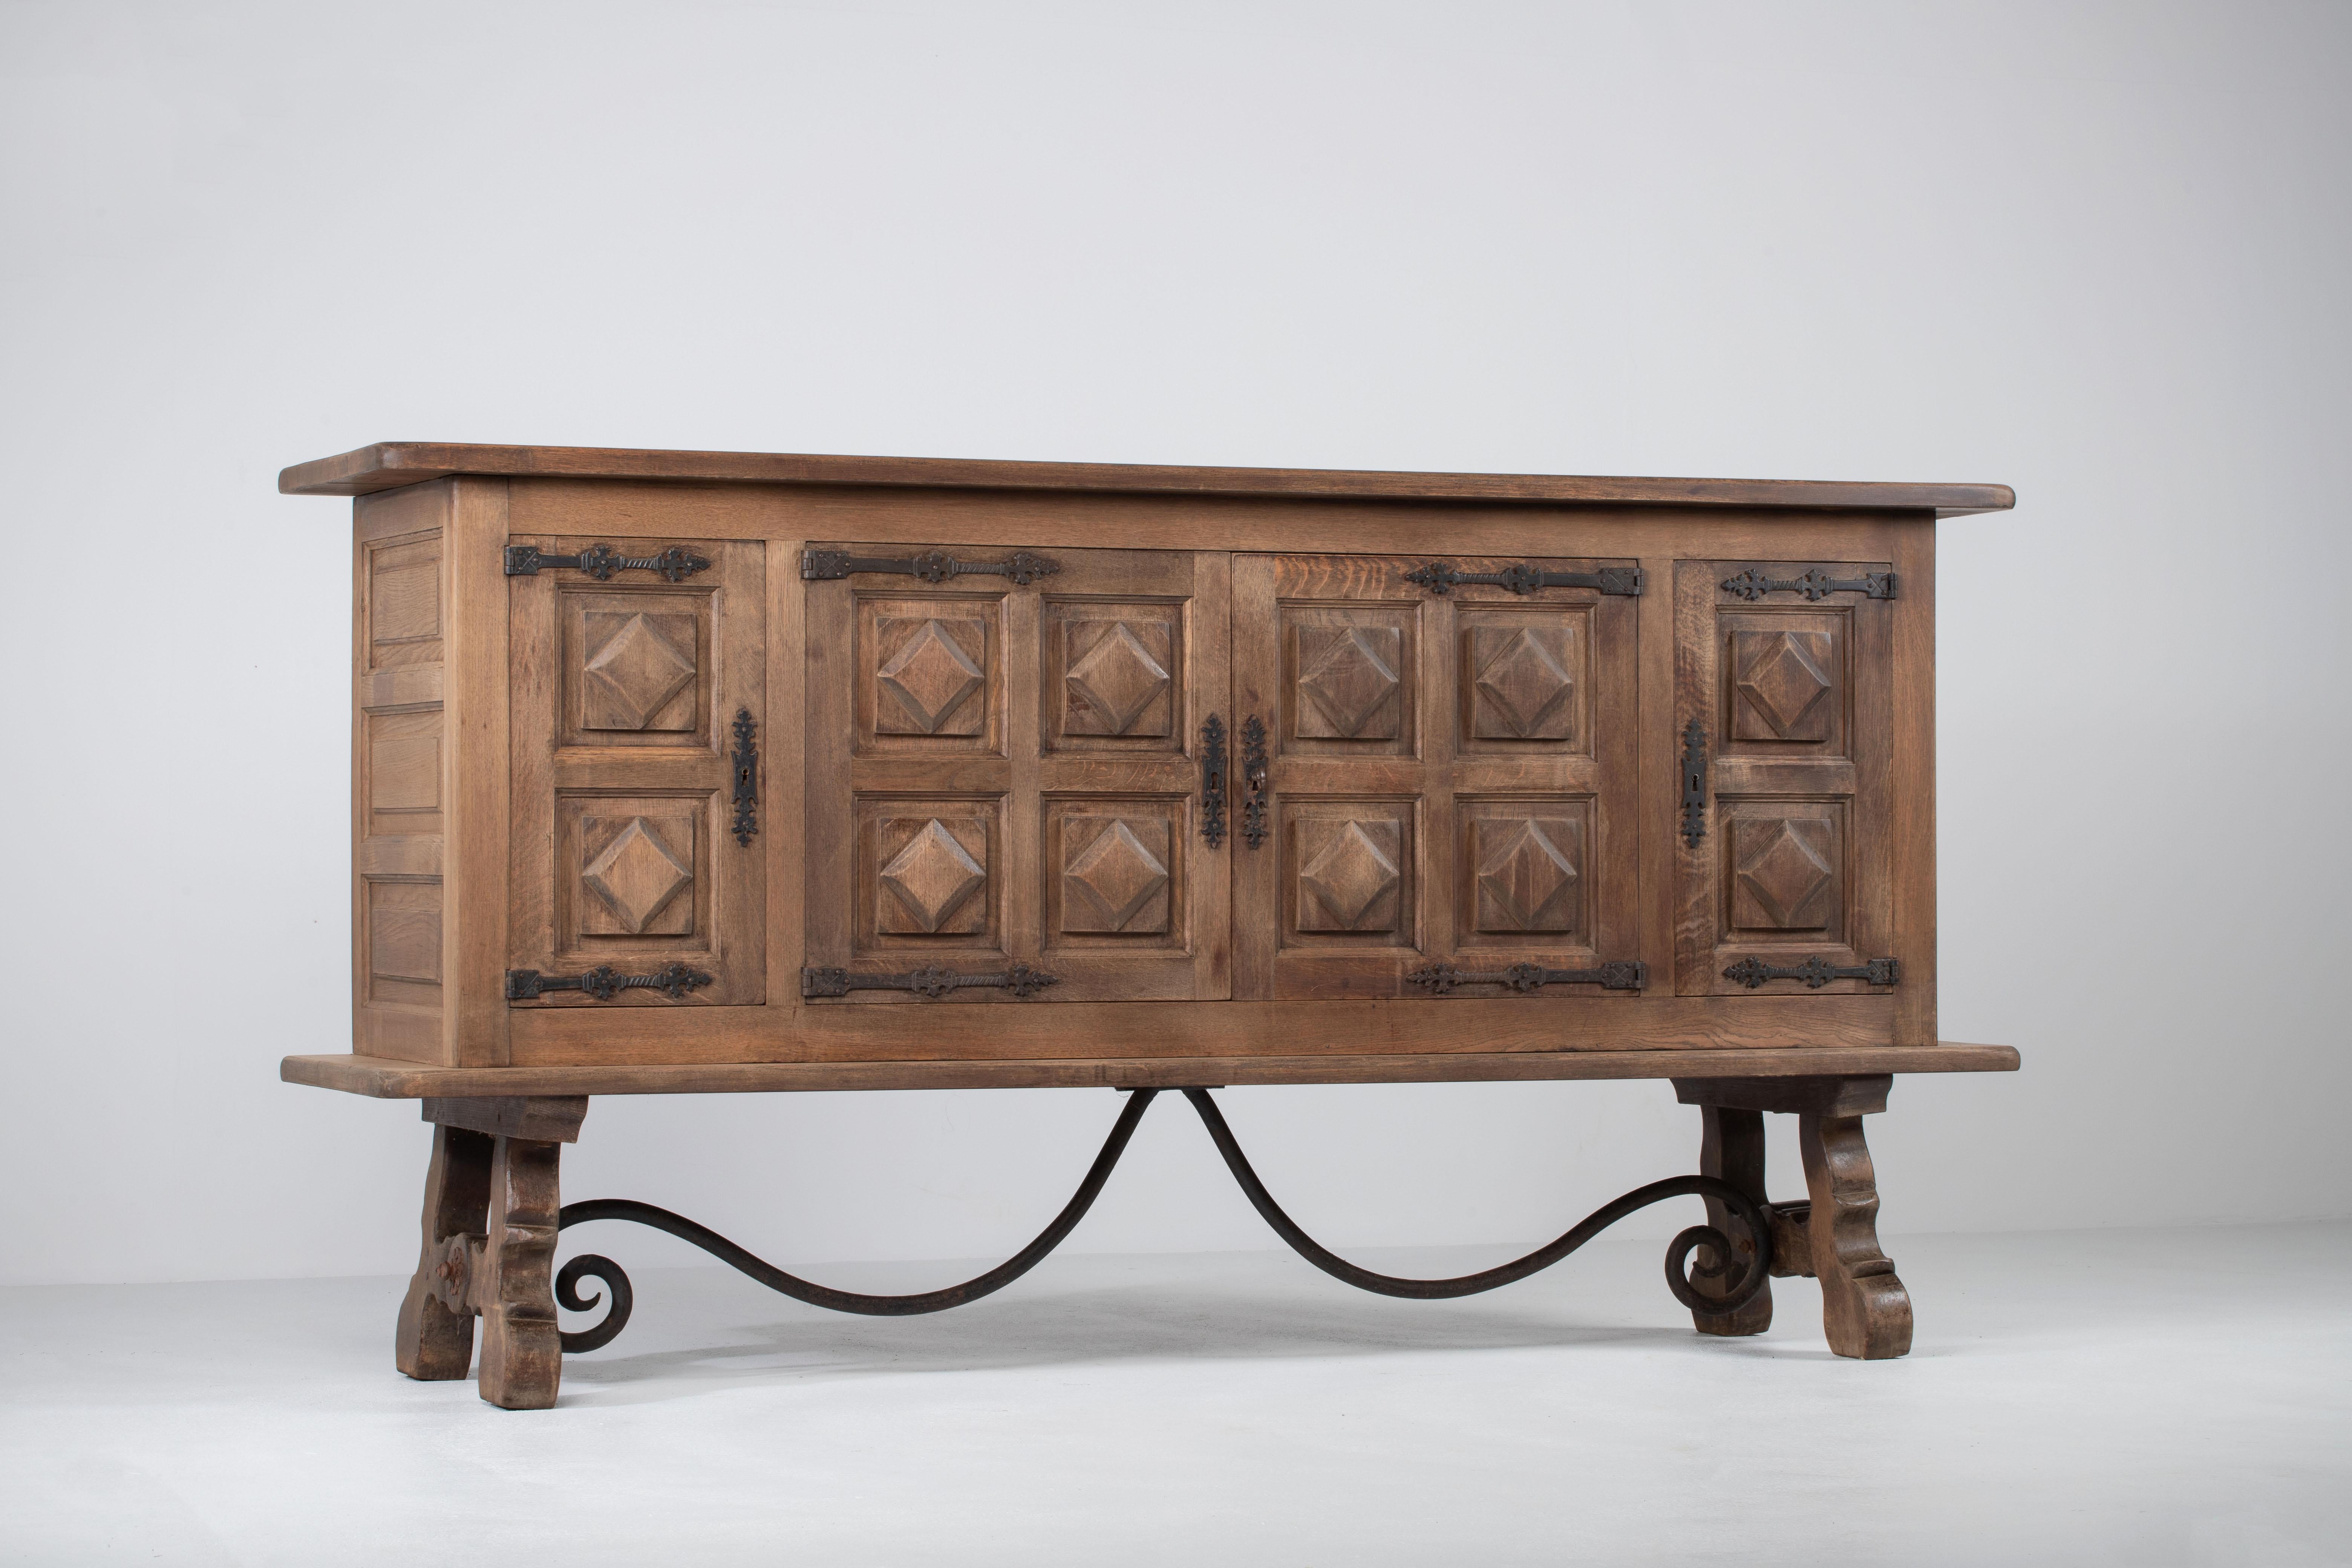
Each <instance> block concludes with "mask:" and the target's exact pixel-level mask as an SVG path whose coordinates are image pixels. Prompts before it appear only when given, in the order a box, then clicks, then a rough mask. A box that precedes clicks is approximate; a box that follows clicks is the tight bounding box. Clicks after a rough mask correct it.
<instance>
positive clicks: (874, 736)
mask: <svg viewBox="0 0 2352 1568" xmlns="http://www.w3.org/2000/svg"><path fill="white" fill-rule="evenodd" d="M1003 620H1004V603H1003V598H1002V597H1001V596H988V595H977V594H956V595H944V594H943V595H937V596H931V595H889V596H879V595H868V596H865V597H861V598H860V599H859V600H858V601H857V613H856V631H855V634H854V635H855V637H856V647H855V648H854V649H853V650H852V651H851V669H852V675H851V679H852V681H853V683H854V685H855V688H856V690H855V696H854V710H855V712H856V723H857V749H858V750H859V751H861V752H894V753H899V754H905V755H918V756H919V755H937V754H944V753H947V752H996V751H1002V750H1003V734H1004V715H1003V708H1004V669H1003V663H1004V653H1003V649H1004V625H1003Z"/></svg>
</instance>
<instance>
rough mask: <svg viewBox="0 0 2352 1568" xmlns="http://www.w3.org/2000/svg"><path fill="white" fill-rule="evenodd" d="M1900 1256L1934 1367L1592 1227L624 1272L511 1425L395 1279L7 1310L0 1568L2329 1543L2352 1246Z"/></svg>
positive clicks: (1786, 1287) (2332, 1234) (2267, 1234)
mask: <svg viewBox="0 0 2352 1568" xmlns="http://www.w3.org/2000/svg"><path fill="white" fill-rule="evenodd" d="M1889 1240H1890V1245H1891V1246H1892V1247H1893V1249H1894V1250H1895V1256H1896V1260H1897V1262H1898V1264H1899V1265H1900V1266H1901V1268H1902V1271H1903V1275H1904V1277H1905V1279H1906V1281H1907V1282H1908V1283H1909V1285H1910V1286H1911V1289H1912V1292H1913V1295H1914V1297H1915V1298H1916V1300H1917V1301H1918V1303H1919V1336H1918V1342H1917V1348H1916V1350H1915V1351H1914V1352H1913V1353H1912V1355H1911V1356H1910V1357H1909V1358H1908V1359H1907V1360H1905V1361H1901V1362H1895V1363H1874V1364H1867V1365H1865V1364H1858V1363H1851V1362H1843V1361H1839V1360H1837V1359H1835V1358H1833V1357H1832V1356H1831V1355H1829V1354H1828V1353H1827V1352H1826V1351H1825V1350H1824V1349H1823V1347H1822V1340H1821V1333H1820V1325H1819V1310H1820V1297H1819V1293H1818V1292H1817V1291H1816V1290H1815V1289H1814V1287H1813V1285H1812V1283H1811V1281H1810V1280H1802V1279H1790V1280H1779V1281H1775V1289H1776V1292H1777V1301H1778V1321H1777V1322H1776V1324H1775V1326H1774V1328H1773V1330H1772V1331H1771V1332H1770V1333H1769V1334H1767V1335H1764V1336H1762V1337H1760V1338H1758V1339H1753V1340H1747V1341H1717V1340H1702V1339H1699V1338H1697V1337H1696V1336H1695V1335H1693V1334H1692V1333H1691V1332H1690V1331H1689V1328H1688V1326H1687V1324H1688V1320H1687V1319H1686V1318H1685V1317H1684V1316H1683V1315H1682V1314H1681V1312H1680V1311H1679V1310H1678V1309H1677V1308H1676V1307H1675V1304H1674V1302H1673V1300H1672V1299H1671V1298H1670V1297H1668V1296H1667V1294H1666V1292H1665V1289H1664V1285H1663V1283H1662V1282H1661V1281H1660V1280H1659V1278H1658V1257H1659V1251H1660V1249H1659V1247H1656V1246H1655V1245H1654V1244H1648V1243H1637V1242H1628V1241H1619V1240H1614V1239H1610V1240H1604V1241H1602V1242H1601V1243H1599V1244H1596V1245H1595V1246H1594V1247H1591V1248H1590V1249H1588V1250H1587V1252H1585V1253H1583V1254H1580V1255H1579V1256H1578V1257H1577V1258H1573V1259H1571V1260H1570V1262H1568V1263H1567V1264H1565V1265H1563V1266H1562V1267H1561V1268H1558V1269H1555V1270H1554V1271H1552V1273H1551V1274H1550V1275H1549V1276H1539V1277H1538V1279H1534V1280H1532V1281H1529V1282H1528V1283H1525V1284H1522V1285H1519V1286H1515V1287H1513V1288H1511V1289H1507V1290H1504V1291H1501V1292H1498V1293H1496V1294H1494V1295H1490V1296H1486V1297H1481V1298H1477V1299H1475V1300H1467V1301H1456V1302H1450V1303H1415V1302H1404V1301H1392V1300H1384V1299H1381V1298H1376V1297H1370V1296H1363V1295H1359V1294H1357V1293H1355V1292H1353V1291H1350V1290H1349V1289H1345V1288H1344V1287H1341V1286H1339V1284H1337V1283H1335V1282H1333V1281H1331V1280H1328V1279H1325V1278H1324V1277H1323V1276H1321V1275H1319V1274H1317V1273H1315V1272H1313V1271H1312V1270H1310V1269H1308V1268H1307V1267H1306V1266H1305V1265H1304V1264H1302V1263H1299V1262H1298V1261H1297V1260H1296V1259H1295V1258H1291V1257H1290V1256H1289V1255H1288V1254H1286V1253H1279V1254H1278V1253H1250V1254H1214V1255H1206V1256H1199V1255H1196V1256H1157V1257H1134V1258H1085V1257H1078V1258H1055V1259H1052V1260H1049V1261H1048V1262H1047V1263H1046V1264H1045V1266H1044V1268H1041V1269H1040V1270H1039V1271H1038V1272H1037V1273H1035V1274H1034V1275H1032V1276H1031V1277H1030V1278H1029V1279H1025V1280H1024V1281H1022V1282H1021V1283H1020V1284H1018V1285H1015V1286H1014V1287H1013V1289H1010V1290H1009V1291H1006V1292H1005V1293H1003V1294H1002V1295H1000V1296H997V1297H995V1298H992V1299H991V1300H987V1301H984V1302H982V1303H981V1304H979V1305H977V1306H974V1307H971V1308H967V1309H964V1310H960V1311H956V1312H951V1313H947V1314H944V1315H942V1316H939V1317H934V1318H927V1319H911V1320H903V1321H891V1320H878V1321H877V1320H872V1319H859V1318H843V1317H835V1316H833V1315H830V1314H826V1313H822V1312H818V1311H815V1310H811V1309H807V1308H803V1307H802V1306H800V1305H798V1304H796V1303H794V1302H791V1301H787V1300H782V1299H781V1298H776V1297H772V1296H770V1295H768V1294H767V1293H766V1292H765V1291H763V1290H761V1289H758V1288H756V1287H754V1286H752V1285H751V1284H749V1283H748V1282H746V1281H743V1280H741V1279H739V1278H737V1277H736V1276H734V1275H732V1274H730V1273H727V1272H725V1271H722V1270H717V1269H705V1268H696V1269H684V1268H678V1269H667V1270H648V1271H645V1272H642V1273H640V1274H639V1275H638V1277H637V1294H638V1301H637V1315H636V1321H635V1322H634V1323H633V1324H632V1325H631V1327H630V1328H629V1330H628V1331H627V1332H626V1333H625V1334H624V1335H623V1336H622V1337H621V1338H620V1339H619V1340H618V1341H616V1342H614V1344H613V1345H612V1346H610V1347H608V1348H607V1349H605V1350H604V1351H602V1352H596V1353H594V1354H593V1355H589V1356H585V1357H580V1358H574V1359H573V1360H572V1361H571V1362H570V1363H568V1364H567V1366H566V1369H565V1379H564V1385H563V1399H562V1404H561V1405H560V1406H559V1407H558V1408H557V1409H555V1410H553V1411H549V1412H538V1413H527V1414H510V1413H507V1412H503V1411H499V1410H494V1409H492V1408H490V1407H489V1406H488V1405H483V1404H482V1403H481V1402H480V1401H479V1400H478V1399H477V1398H476V1397H475V1394H474V1389H473V1386H472V1384H415V1383H409V1382H407V1381H405V1380H404V1379H403V1378H401V1377H399V1376H398V1375H397V1374H395V1373H394V1372H393V1370H392V1366H391V1348H390V1338H391V1326H392V1318H393V1310H394V1305H395V1303H396V1302H397V1300H398V1296H399V1290H400V1281H398V1280H396V1279H337V1280H313V1281H304V1282H297V1283H290V1284H222V1285H177V1286H138V1287H132V1286H121V1287H103V1288H98V1287H89V1288H54V1289H52V1288H42V1289H15V1290H10V1291H5V1292H0V1556H5V1561H7V1562H9V1563H86V1562H117V1561H121V1562H139V1563H404V1564H419V1563H465V1562H469V1561H485V1562H490V1563H520V1562H534V1563H551V1564H552V1563H562V1564H564V1565H565V1568H573V1565H577V1564H593V1563H639V1564H642V1563H814V1564H834V1563H845V1564H859V1563H882V1564H898V1563H934V1562H952V1563H957V1564H959V1565H963V1564H993V1563H1021V1564H1041V1563H1122V1564H1123V1563H1188V1564H1189V1563H1279V1564H1294V1563H1295V1564H1368V1563H1370V1564H1381V1563H1415V1564H1422V1563H1444V1564H1451V1563H1477V1564H1489V1563H1497V1564H1499V1563H1586V1562H1591V1563H1707V1564H1720V1563H1781V1562H1802V1563H1850V1564H1873V1563H1905V1564H1911V1563H1968V1564H1983V1563H2133V1564H2153V1563H2233V1564H2234V1563H2285V1564H2305V1563H2352V1315H2347V1302H2352V1226H2340V1225H2339V1226H2318V1227H2301V1228H2288V1227H2268V1228H2261V1229H2244V1230H2236V1231H2218V1230H2216V1231H2193V1232H2189V1233H2185V1234H2165V1233H2158V1232H2154V1231H2130V1232H2113V1231H2109V1232H2095V1233H2074V1234H2045V1235H2034V1236H2022V1237H2014V1236H2013V1237H1981V1236H1972V1237H1908V1238H1905V1237H1890V1238H1889ZM597 1245H598V1246H599V1247H601V1248H603V1249H604V1250H605V1251H608V1252H612V1253H614V1254H617V1255H619V1256H621V1257H622V1258H624V1260H625V1259H626V1258H627V1257H628V1256H629V1254H630V1249H631V1247H632V1242H631V1238H630V1234H629V1233H628V1232H625V1231H617V1230H616V1231H615V1233H614V1234H613V1235H610V1236H606V1237H598V1238H597ZM1494 1260H1496V1259H1495V1255H1494V1254H1493V1253H1492V1252H1481V1253H1478V1254H1475V1255H1473V1254H1472V1253H1470V1252H1469V1251H1467V1250H1460V1249H1454V1250H1447V1251H1443V1252H1438V1251H1428V1252H1420V1253H1413V1254H1405V1253H1394V1252H1391V1253H1386V1254H1381V1255H1378V1256H1375V1257H1370V1258H1366V1259H1365V1261H1367V1262H1370V1263H1372V1264H1374V1265H1375V1266H1380V1267H1387V1268H1392V1269H1395V1270H1398V1271H1407V1270H1417V1271H1424V1272H1438V1271H1445V1272H1457V1271H1460V1270H1462V1269H1464V1268H1474V1267H1481V1266H1484V1265H1485V1264H1486V1263H1488V1262H1491V1261H1494ZM809 1272H811V1273H813V1274H814V1273H816V1272H818V1271H817V1270H814V1269H810V1270H809ZM826 1277H827V1278H828V1279H831V1280H833V1281H835V1282H837V1283H841V1284H845V1285H850V1286H855V1287H858V1288H862V1289H922V1288H926V1287H928V1286H930V1285H935V1284H939V1283H943V1282H945V1280H946V1279H950V1278H955V1277H957V1274H956V1269H955V1268H954V1266H952V1265H937V1266H929V1267H922V1268H918V1267H915V1266H911V1265H909V1266H902V1267H892V1268H875V1267H862V1268H842V1269H835V1270H831V1271H827V1274H826Z"/></svg>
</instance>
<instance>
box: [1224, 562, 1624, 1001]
mask: <svg viewBox="0 0 2352 1568" xmlns="http://www.w3.org/2000/svg"><path fill="white" fill-rule="evenodd" d="M1451 564H1452V567H1453V569H1454V575H1453V576H1451V577H1449V576H1445V575H1440V574H1434V573H1433V571H1432V569H1431V568H1430V567H1429V566H1428V565H1427V564H1426V563H1425V562H1424V561H1423V560H1422V559H1412V558H1391V557H1379V556H1338V555H1249V556H1238V557H1236V558H1235V559H1234V716H1235V721H1236V722H1237V723H1238V724H1239V725H1241V726H1244V728H1245V727H1246V726H1247V724H1248V722H1249V721H1250V720H1251V719H1253V718H1255V719H1256V720H1258V721H1260V722H1261V723H1262V724H1263V725H1264V726H1265V769H1264V774H1263V779H1262V782H1261V781H1257V780H1254V779H1253V778H1252V777H1251V776H1250V774H1251V773H1252V772H1253V771H1254V770H1251V769H1249V768H1247V767H1246V766H1245V765H1244V763H1245V761H1246V757H1245V758H1244V763H1237V773H1239V774H1240V775H1241V779H1242V788H1243V793H1244V806H1243V809H1242V812H1241V814H1240V818H1239V827H1240V830H1241V832H1240V842H1239V844H1238V847H1236V848H1235V850H1234V925H1235V931H1236V936H1235V953H1234V965H1235V974H1234V990H1235V994H1237V995H1241V996H1247V997H1336V996H1399V995H1403V996H1414V995H1421V996H1443V995H1448V994H1455V995H1464V996H1502V995H1512V994H1520V995H1528V994H1535V993H1537V992H1540V993H1541V994H1543V995H1544V996H1547V997H1554V996H1561V995H1582V994H1594V995H1599V994H1621V995H1631V994H1633V993H1634V991H1635V990H1636V989H1637V988H1638V985H1639V984H1640V982H1641V980H1642V978H1643V974H1642V971H1641V970H1640V967H1639V965H1638V964H1636V963H1634V962H1633V961H1634V960H1635V958H1636V956H1637V952H1638V936H1637V921H1636V919H1635V901H1636V899H1637V897H1638V891H1637V889H1638V876H1639V873H1638V868H1637V860H1636V854H1635V826H1634V810H1633V789H1634V785H1635V773H1634V767H1635V763H1634V755H1635V744H1634V736H1635V702H1634V620H1635V611H1636V605H1637V604H1638V600H1637V599H1636V598H1635V597H1633V596H1631V595H1630V594H1629V593H1628V592H1626V591H1625V590H1627V589H1629V588H1634V587H1637V586H1638V584H1639V574H1638V573H1635V572H1633V571H1632V570H1631V564H1630V563H1625V565H1623V566H1622V567H1620V566H1614V565H1612V566H1611V568H1610V570H1609V573H1608V579H1609V580H1610V582H1611V584H1612V592H1608V593H1603V592H1601V590H1600V589H1599V588H1598V587H1594V586H1578V585H1560V584H1545V583H1539V582H1538V581H1537V579H1538V578H1539V577H1545V576H1574V577H1581V578H1596V579H1597V578H1599V577H1601V565H1602V563H1597V562H1587V561H1536V562H1525V563H1517V562H1502V561H1464V562H1455V563H1451ZM1514 567H1518V568H1523V569H1524V571H1525V573H1526V575H1525V576H1519V577H1514V576H1513V574H1512V573H1511V572H1510V571H1509V569H1510V568H1514ZM1461 574H1486V575H1489V576H1501V577H1504V578H1505V579H1506V580H1507V582H1508V581H1517V582H1518V583H1519V584H1520V585H1521V587H1523V588H1524V589H1525V590H1526V591H1524V592H1520V591H1515V590H1514V589H1513V588H1511V587H1509V586H1507V585H1506V584H1505V583H1487V584H1475V583H1465V582H1462V581H1460V580H1459V577H1460V575H1461ZM1261 825H1262V831H1257V830H1256V829H1257V828H1258V827H1259V826H1261ZM1252 838H1255V839H1256V840H1257V841H1256V842H1255V843H1252V842H1250V840H1251V839H1252ZM1604 965H1605V966H1608V973H1609V976H1610V980H1611V982H1612V984H1609V985H1604V984H1601V982H1600V981H1599V980H1598V979H1597V978H1596V979H1590V980H1572V979H1570V978H1568V976H1570V975H1592V976H1598V975H1599V974H1601V972H1602V969H1603V966H1604ZM1547 976H1549V977H1551V978H1547Z"/></svg>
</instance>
